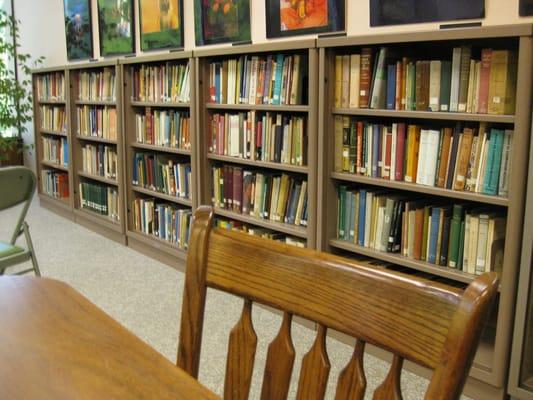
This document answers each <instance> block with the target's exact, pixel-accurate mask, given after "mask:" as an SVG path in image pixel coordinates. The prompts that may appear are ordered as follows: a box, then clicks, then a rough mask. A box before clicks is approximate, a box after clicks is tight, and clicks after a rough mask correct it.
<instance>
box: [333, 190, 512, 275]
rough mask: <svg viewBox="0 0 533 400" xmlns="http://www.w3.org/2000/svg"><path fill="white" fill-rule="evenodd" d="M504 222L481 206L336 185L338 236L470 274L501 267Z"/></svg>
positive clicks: (366, 245)
mask: <svg viewBox="0 0 533 400" xmlns="http://www.w3.org/2000/svg"><path fill="white" fill-rule="evenodd" d="M505 223H506V218H505V217H504V216H503V215H501V214H500V213H497V212H492V211H489V210H487V209H483V208H474V207H472V206H469V205H465V204H453V205H449V204H445V205H443V204H440V203H438V202H435V201H431V200H428V199H422V200H411V199H409V198H406V197H402V196H398V195H395V194H391V193H390V192H386V191H381V190H366V189H350V188H348V187H347V186H344V185H341V186H339V193H338V218H337V238H339V239H342V240H346V241H349V242H352V243H355V244H357V245H359V246H364V247H368V248H372V249H374V250H377V251H383V252H391V253H400V254H401V255H403V256H405V257H409V258H412V259H415V260H421V261H425V262H428V263H430V264H435V265H440V266H447V267H450V268H456V269H460V270H462V271H465V272H468V273H471V274H482V273H484V272H487V271H494V270H500V269H501V259H502V253H503V241H504V238H505Z"/></svg>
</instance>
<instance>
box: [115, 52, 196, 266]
mask: <svg viewBox="0 0 533 400" xmlns="http://www.w3.org/2000/svg"><path fill="white" fill-rule="evenodd" d="M166 63H169V64H173V65H174V64H180V65H187V64H189V85H190V99H189V101H188V102H175V101H173V102H163V101H138V100H135V99H133V94H132V88H133V70H134V69H135V68H140V67H141V66H142V65H144V66H160V65H165V64H166ZM120 64H121V65H120V67H121V70H122V74H123V77H124V87H123V90H124V96H123V99H124V102H123V104H124V132H125V135H124V148H125V153H124V154H125V159H124V170H125V183H126V200H125V207H126V210H127V217H126V235H127V237H128V246H130V247H132V248H134V249H136V250H137V251H140V252H142V253H144V254H146V255H148V256H150V257H152V258H155V259H157V260H159V261H162V262H164V263H166V264H168V265H170V266H172V267H174V268H176V267H177V262H176V260H177V259H179V260H185V258H186V256H187V251H186V250H184V249H183V248H180V247H179V246H178V245H176V244H174V243H170V242H167V241H165V240H162V239H160V238H158V237H156V236H153V235H147V234H145V233H143V232H140V231H137V230H136V229H135V226H134V223H133V210H132V202H133V201H134V199H136V198H139V197H141V198H147V199H148V198H154V199H155V200H159V201H161V202H163V203H168V204H172V205H175V206H177V207H178V208H185V209H191V210H194V209H195V208H196V207H197V206H198V205H199V202H198V191H197V174H198V169H197V165H198V164H197V152H196V150H197V129H196V111H195V106H196V99H195V95H196V94H195V87H194V85H195V81H196V71H195V63H194V60H193V58H192V52H191V51H180V52H170V53H167V54H158V55H151V56H143V57H135V58H124V59H122V60H121V61H120ZM147 107H150V109H151V110H152V111H154V110H161V111H168V110H173V111H178V112H182V111H188V112H189V116H190V119H189V121H190V126H189V129H190V140H191V148H190V150H189V149H179V148H174V147H166V146H156V145H152V144H146V143H138V142H137V139H136V126H135V115H136V114H144V113H145V110H146V108H147ZM136 152H143V153H153V154H158V155H168V156H169V157H172V159H175V160H178V161H179V162H189V163H190V164H191V170H192V172H191V175H192V176H191V182H190V184H191V187H190V192H191V196H190V198H189V199H184V198H181V197H175V196H171V195H168V194H165V193H160V192H157V191H155V190H150V189H147V188H143V187H140V186H135V185H133V183H132V180H133V179H132V176H133V160H134V154H135V153H136Z"/></svg>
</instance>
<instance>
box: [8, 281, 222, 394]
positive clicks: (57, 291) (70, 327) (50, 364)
mask: <svg viewBox="0 0 533 400" xmlns="http://www.w3.org/2000/svg"><path fill="white" fill-rule="evenodd" d="M0 332H1V333H0V398H3V399H173V400H176V399H177V400H180V399H213V400H214V399H219V398H218V397H217V396H215V395H214V394H213V393H212V392H210V391H209V390H208V389H206V388H204V387H203V386H202V385H201V384H199V383H198V382H197V381H196V380H194V379H193V378H191V377H190V376H189V375H187V374H186V373H185V372H184V371H182V370H181V369H179V368H178V367H176V366H175V365H174V364H172V363H171V362H170V361H168V360H167V359H166V358H164V357H163V356H162V355H161V354H159V353H158V352H156V351H155V350H153V349H152V348H151V347H150V346H148V345H147V344H146V343H144V342H143V341H141V340H140V339H139V338H137V337H136V336H134V335H133V334H132V333H130V332H129V331H128V330H126V329H125V328H124V327H122V326H121V325H120V324H119V323H118V322H116V321H115V320H113V319H112V318H111V317H109V316H108V315H107V314H105V313H104V312H103V311H101V310H100V309H99V308H97V307H96V306H95V305H94V304H92V303H91V302H90V301H89V300H87V299H86V298H85V297H83V296H82V295H81V294H79V293H78V292H76V291H75V290H74V289H72V288H71V287H70V286H68V285H67V284H65V283H62V282H59V281H56V280H52V279H47V278H35V277H29V276H16V277H15V276H3V277H0Z"/></svg>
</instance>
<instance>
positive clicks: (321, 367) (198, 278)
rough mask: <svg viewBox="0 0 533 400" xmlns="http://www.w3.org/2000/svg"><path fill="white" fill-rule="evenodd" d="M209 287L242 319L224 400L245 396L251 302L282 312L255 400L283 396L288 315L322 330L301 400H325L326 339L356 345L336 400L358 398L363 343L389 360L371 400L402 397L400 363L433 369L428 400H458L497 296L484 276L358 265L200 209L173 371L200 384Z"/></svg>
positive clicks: (494, 281)
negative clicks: (453, 283)
mask: <svg viewBox="0 0 533 400" xmlns="http://www.w3.org/2000/svg"><path fill="white" fill-rule="evenodd" d="M207 287H212V288H216V289H219V290H222V291H225V292H228V293H232V294H234V295H237V296H240V297H242V298H244V309H243V312H242V316H241V318H240V320H239V321H238V322H237V324H236V325H235V327H234V328H233V330H232V331H231V333H230V338H229V348H228V359H227V364H226V376H225V385H224V398H225V399H246V398H248V394H249V390H250V383H251V377H252V370H253V364H254V358H255V349H256V344H257V336H256V334H255V331H254V328H253V326H252V320H251V306H252V302H257V303H262V304H265V305H269V306H272V307H275V308H277V309H280V310H282V311H283V312H284V318H283V322H282V324H281V328H280V331H279V333H278V335H277V337H276V338H275V339H274V340H273V341H272V343H271V344H270V345H269V348H268V353H267V360H266V366H265V373H264V377H263V383H262V390H261V399H285V398H286V397H287V393H288V390H289V384H290V380H291V373H292V367H293V362H294V358H295V353H294V347H293V345H292V339H291V334H290V324H291V318H292V316H293V315H297V316H301V317H304V318H306V319H308V320H311V321H314V322H316V323H317V324H318V332H317V336H316V340H315V342H314V344H313V346H312V347H311V349H310V350H309V352H308V353H307V354H306V355H305V356H304V358H303V361H302V367H301V368H302V369H301V372H300V378H299V383H298V390H297V399H306V400H307V399H322V398H323V397H324V393H325V390H326V384H327V380H328V374H329V369H330V364H329V360H328V355H327V351H326V332H327V329H328V328H331V329H335V330H337V331H340V332H342V333H345V334H347V335H350V336H352V337H354V338H356V339H357V344H356V346H355V349H354V353H353V355H352V358H351V360H350V362H349V363H348V364H347V366H346V367H345V369H344V370H343V371H342V372H341V374H340V375H339V380H338V382H337V392H336V397H335V398H336V399H337V400H341V399H362V398H363V396H364V393H365V390H366V381H365V377H364V369H363V363H362V362H363V352H364V345H365V343H370V344H373V345H376V346H378V347H380V348H383V349H385V350H388V351H390V352H392V353H393V354H394V358H393V362H392V366H391V369H390V371H389V373H388V375H387V377H386V378H385V380H384V382H383V383H382V384H381V385H380V386H379V387H378V389H377V390H376V392H375V393H374V399H375V400H380V399H383V400H384V399H401V388H400V373H401V369H402V363H403V360H404V359H407V360H410V361H413V362H415V363H417V364H420V365H422V366H425V367H427V368H430V369H432V370H433V371H434V372H433V375H432V377H431V380H430V384H429V386H428V389H427V393H426V396H425V398H426V399H432V400H439V399H441V400H444V399H447V400H450V399H458V398H459V396H460V394H461V392H462V389H463V386H464V383H465V380H466V377H467V374H468V371H469V369H470V366H471V364H472V360H473V357H474V354H475V350H476V348H477V345H478V341H479V337H480V334H481V330H482V327H483V323H484V322H485V320H486V317H487V315H488V312H489V308H490V304H491V303H492V301H493V299H494V298H495V295H496V293H497V287H498V278H497V276H496V274H494V273H487V274H485V275H482V276H480V277H478V278H477V279H476V280H474V281H473V282H472V283H471V284H470V285H469V286H468V287H467V288H466V290H464V291H463V290H461V289H457V288H453V287H449V286H447V285H443V284H439V283H435V282H431V281H428V280H425V279H421V278H417V277H411V276H409V275H405V274H398V273H393V272H390V271H388V270H386V269H380V268H373V267H369V266H364V265H358V264H356V263H354V262H351V261H350V260H347V259H344V258H341V257H337V256H334V255H331V254H326V253H320V252H317V251H313V250H309V249H301V248H297V247H293V246H288V245H285V244H281V243H276V242H272V241H269V240H264V239H261V238H256V237H253V236H248V235H246V234H242V233H237V232H231V231H227V230H222V229H217V228H213V227H212V210H211V208H209V207H201V208H199V209H198V210H196V212H195V214H194V220H193V224H192V228H191V236H190V241H189V255H188V258H187V270H186V276H185V290H184V295H183V296H184V297H183V305H182V315H181V330H180V339H179V346H178V358H177V365H178V366H179V367H181V368H183V369H184V370H185V371H187V372H188V373H189V374H190V375H192V376H193V377H195V378H197V377H198V368H199V360H200V350H201V349H200V347H201V338H202V326H203V319H204V307H205V300H206V299H205V296H206V289H207Z"/></svg>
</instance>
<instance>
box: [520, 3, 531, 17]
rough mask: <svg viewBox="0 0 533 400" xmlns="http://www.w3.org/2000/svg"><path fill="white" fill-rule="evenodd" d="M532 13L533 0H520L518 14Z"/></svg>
mask: <svg viewBox="0 0 533 400" xmlns="http://www.w3.org/2000/svg"><path fill="white" fill-rule="evenodd" d="M530 15H533V0H520V16H521V17H527V16H530Z"/></svg>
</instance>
